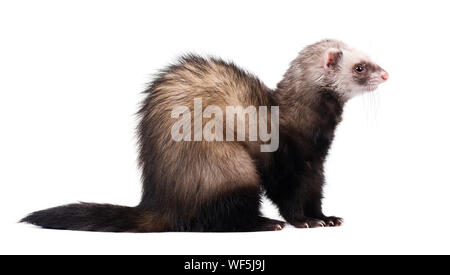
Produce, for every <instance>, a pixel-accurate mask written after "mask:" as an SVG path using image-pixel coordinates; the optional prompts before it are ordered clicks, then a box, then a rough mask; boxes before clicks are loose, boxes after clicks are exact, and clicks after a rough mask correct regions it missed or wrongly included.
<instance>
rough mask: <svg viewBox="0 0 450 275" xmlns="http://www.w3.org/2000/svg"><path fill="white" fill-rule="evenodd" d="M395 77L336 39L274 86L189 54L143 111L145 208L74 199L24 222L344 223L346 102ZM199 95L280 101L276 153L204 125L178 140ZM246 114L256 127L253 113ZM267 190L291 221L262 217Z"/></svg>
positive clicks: (146, 226)
mask: <svg viewBox="0 0 450 275" xmlns="http://www.w3.org/2000/svg"><path fill="white" fill-rule="evenodd" d="M388 77H389V75H388V73H387V72H386V71H385V70H383V69H382V68H381V67H380V66H378V65H377V64H375V63H373V62H372V61H371V60H370V59H369V58H368V57H367V56H366V55H365V54H363V53H361V52H359V51H357V50H355V49H353V48H351V47H349V46H347V45H346V44H344V43H343V42H340V41H337V40H330V39H328V40H323V41H320V42H317V43H315V44H312V45H309V46H307V47H306V48H305V49H303V50H302V51H301V52H300V53H299V55H298V56H297V58H296V59H295V60H293V61H292V62H291V64H290V67H289V69H288V70H287V72H286V73H285V74H284V77H283V79H282V80H281V82H280V83H279V84H278V85H277V87H276V88H275V89H270V88H268V87H267V86H266V85H264V84H263V83H262V82H261V81H260V80H259V79H258V78H257V77H255V76H253V75H252V74H250V73H248V72H246V71H244V70H242V69H240V68H239V67H237V66H236V65H235V64H233V63H230V62H226V61H223V60H221V59H218V58H213V57H207V58H205V57H200V56H196V55H186V56H183V57H182V58H180V60H179V61H178V63H177V64H175V65H171V66H169V67H168V68H166V69H165V70H163V71H161V72H160V73H159V75H158V76H157V77H156V79H155V80H154V81H153V83H151V84H150V85H149V87H148V89H147V90H146V91H145V96H146V97H145V99H144V100H143V102H142V105H141V107H140V110H139V111H138V115H139V117H140V122H139V124H138V128H137V130H138V144H139V164H140V168H141V171H142V184H143V191H142V198H141V202H140V203H139V205H137V206H136V207H125V206H116V205H109V204H93V203H79V204H69V205H65V206H59V207H55V208H50V209H47V210H42V211H37V212H34V213H32V214H30V215H28V216H27V217H25V218H23V219H22V220H21V222H27V223H30V224H34V225H37V226H40V227H43V228H50V229H66V230H83V231H102V232H166V231H184V232H186V231H190V232H251V231H276V230H281V229H283V228H284V227H285V225H286V223H289V224H290V225H293V226H295V227H297V228H314V227H325V226H330V227H331V226H340V225H341V224H342V223H343V219H341V218H339V217H335V216H326V215H324V214H323V212H322V197H323V194H322V191H323V186H324V182H325V177H324V162H325V160H326V157H327V154H328V150H329V148H330V145H331V143H332V141H333V138H334V133H335V129H336V127H337V125H338V124H339V123H340V122H341V120H342V119H341V118H342V112H343V107H344V105H345V103H346V102H347V101H348V100H349V99H350V98H352V97H354V96H356V95H359V94H362V93H365V92H371V91H373V90H375V89H376V88H377V87H378V85H379V84H381V83H383V82H385V81H386V80H387V79H388ZM199 98H200V99H201V100H202V101H201V109H202V111H204V110H205V109H206V108H207V106H211V105H213V106H218V107H219V109H221V110H222V111H223V113H225V112H226V106H242V107H244V108H245V107H248V106H255V109H256V110H257V111H256V112H260V111H259V110H260V109H257V108H258V107H261V106H269V107H275V106H276V107H277V108H278V113H279V117H278V118H277V119H278V121H277V124H276V125H275V126H274V127H271V128H272V130H275V128H277V129H278V144H277V145H278V146H277V148H276V150H272V151H270V150H269V152H262V150H260V145H262V144H265V143H267V142H265V141H262V140H261V139H260V138H257V139H256V140H249V139H248V135H247V134H246V136H245V137H246V139H244V140H242V139H241V140H236V139H235V140H231V141H229V140H212V141H211V140H208V141H207V140H204V139H203V140H195V138H194V137H193V136H194V135H196V132H195V129H194V133H189V134H187V133H186V134H184V129H183V134H184V136H183V137H184V138H186V139H182V140H174V139H173V137H172V135H171V129H172V128H173V125H174V123H175V122H176V121H177V119H175V118H174V117H173V109H174V108H176V107H177V106H185V107H187V108H186V110H190V111H189V112H190V113H189V112H188V113H186V112H185V114H186V115H187V114H192V116H188V119H187V120H186V119H185V121H184V122H186V123H187V125H190V127H193V125H194V124H197V126H198V123H199V122H194V119H196V116H197V117H198V114H197V115H196V114H193V113H192V109H193V106H194V102H195V100H196V99H199ZM271 110H272V109H271V108H269V109H268V112H269V114H268V116H269V117H272V116H270V115H271V114H270V112H271ZM202 118H203V120H202V121H201V125H200V126H205V125H206V124H207V123H208V121H209V120H208V118H205V117H202ZM209 119H212V118H209ZM241 119H242V117H241ZM244 120H245V121H241V122H243V123H244V125H245V127H246V129H247V130H248V129H249V128H250V124H249V121H248V117H247V116H245V119H244ZM194 127H196V126H195V125H194ZM226 127H227V126H224V128H222V129H221V130H222V131H226V130H229V129H228V128H227V129H226ZM233 127H234V126H233ZM191 129H192V128H191ZM191 129H189V130H191ZM186 132H187V131H186ZM217 132H220V128H219V130H218V131H217ZM264 194H265V195H266V196H267V197H268V198H269V199H270V200H272V201H273V202H274V203H275V205H276V206H277V207H278V209H279V212H280V214H281V216H282V217H283V218H284V220H285V221H279V220H274V219H269V218H266V217H264V216H263V215H262V213H261V210H260V205H261V199H262V196H263V195H264Z"/></svg>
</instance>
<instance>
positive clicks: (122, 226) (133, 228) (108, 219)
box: [20, 202, 166, 232]
mask: <svg viewBox="0 0 450 275" xmlns="http://www.w3.org/2000/svg"><path fill="white" fill-rule="evenodd" d="M20 222H25V223H30V224H34V225H37V226H40V227H43V228H48V229H62V230H78V231H99V232H161V231H166V229H165V228H164V226H163V224H162V221H161V220H160V219H158V218H157V216H156V215H154V214H152V213H150V212H148V211H145V210H143V209H140V208H137V207H126V206H118V205H110V204H95V203H83V202H82V203H78V204H69V205H63V206H58V207H54V208H49V209H46V210H41V211H37V212H34V213H31V214H30V215H28V216H26V217H25V218H23V219H22V220H21V221H20Z"/></svg>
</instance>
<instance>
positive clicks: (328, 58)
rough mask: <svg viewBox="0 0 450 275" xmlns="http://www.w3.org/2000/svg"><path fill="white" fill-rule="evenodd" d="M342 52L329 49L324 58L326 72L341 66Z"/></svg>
mask: <svg viewBox="0 0 450 275" xmlns="http://www.w3.org/2000/svg"><path fill="white" fill-rule="evenodd" d="M342 55H343V53H342V51H341V50H339V49H336V48H329V49H328V50H327V51H326V52H325V56H324V60H325V62H324V68H325V70H329V69H333V68H335V67H336V66H338V65H339V62H341V60H342Z"/></svg>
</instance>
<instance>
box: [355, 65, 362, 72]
mask: <svg viewBox="0 0 450 275" xmlns="http://www.w3.org/2000/svg"><path fill="white" fill-rule="evenodd" d="M355 71H356V72H358V73H362V72H364V66H363V65H361V64H359V65H356V66H355Z"/></svg>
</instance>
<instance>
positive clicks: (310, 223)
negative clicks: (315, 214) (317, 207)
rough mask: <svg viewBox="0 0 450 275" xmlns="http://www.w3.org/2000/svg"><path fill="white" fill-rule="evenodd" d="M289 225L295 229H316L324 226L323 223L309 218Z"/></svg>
mask: <svg viewBox="0 0 450 275" xmlns="http://www.w3.org/2000/svg"><path fill="white" fill-rule="evenodd" d="M291 224H292V225H293V226H295V227H297V228H316V227H325V226H326V223H325V222H324V221H322V220H318V219H310V218H305V219H304V220H301V221H296V222H293V223H291Z"/></svg>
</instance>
